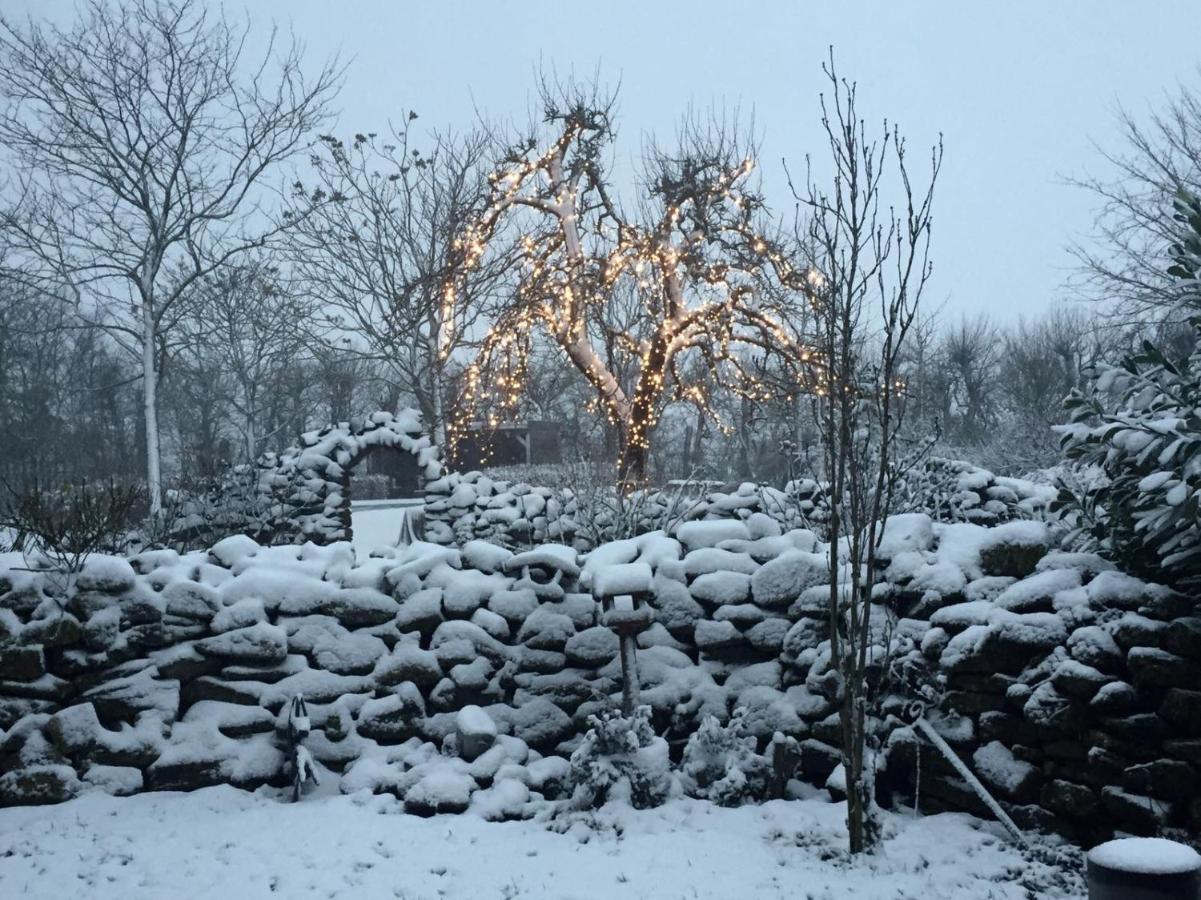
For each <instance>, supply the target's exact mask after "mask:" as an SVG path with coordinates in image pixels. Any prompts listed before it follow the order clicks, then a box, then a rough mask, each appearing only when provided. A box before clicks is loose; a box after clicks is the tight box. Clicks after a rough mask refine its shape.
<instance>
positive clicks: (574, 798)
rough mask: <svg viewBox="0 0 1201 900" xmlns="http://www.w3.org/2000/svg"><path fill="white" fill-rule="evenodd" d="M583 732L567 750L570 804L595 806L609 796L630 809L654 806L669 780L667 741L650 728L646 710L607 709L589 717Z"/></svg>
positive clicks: (664, 793)
mask: <svg viewBox="0 0 1201 900" xmlns="http://www.w3.org/2000/svg"><path fill="white" fill-rule="evenodd" d="M588 724H589V728H588V733H587V734H585V735H584V740H583V742H582V743H581V744H580V746H579V747H577V748H576V751H575V752H574V753H572V754H571V770H570V784H571V789H572V794H571V806H573V807H574V808H576V809H596V808H598V807H601V806H604V805H605V804H606V803H609V802H611V801H617V802H621V803H628V804H629V805H630V806H633V807H634V808H635V809H648V808H650V807H652V806H658V805H659V804H661V803H662V802H663V801H664V800H666V799H667V797H668V795H669V794H670V793H671V789H672V785H673V782H674V779H673V777H672V773H671V763H670V760H669V759H668V748H667V741H665V740H664V739H663V738H661V737H659V736H658V735H656V734H655V732H654V731H653V730H652V728H651V709H650V707H649V706H640V707H638V709H636V710H635V711H634V715H633V716H629V717H626V716H623V715H622V714H621V713H620V711H618V710H609V711H607V712H604V713H601V714H600V715H599V716H589V717H588Z"/></svg>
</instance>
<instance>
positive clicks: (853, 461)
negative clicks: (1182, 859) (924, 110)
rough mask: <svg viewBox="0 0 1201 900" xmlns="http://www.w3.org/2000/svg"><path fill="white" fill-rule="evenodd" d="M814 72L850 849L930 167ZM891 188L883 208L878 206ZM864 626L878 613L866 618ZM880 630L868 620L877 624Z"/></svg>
mask: <svg viewBox="0 0 1201 900" xmlns="http://www.w3.org/2000/svg"><path fill="white" fill-rule="evenodd" d="M823 69H824V71H825V73H826V75H827V76H828V78H829V82H830V91H831V93H830V97H829V100H828V101H827V98H826V96H825V95H823V96H822V124H823V126H824V128H825V132H826V137H827V139H828V144H829V150H830V155H831V157H832V161H833V168H834V177H833V184H832V185H830V186H823V185H819V184H818V183H817V181H816V179H815V177H814V176H813V174H812V170H810V174H809V177H808V183H807V185H806V186H805V187H804V188H802V189H799V190H798V189H797V188H795V187H794V189H793V192H794V194H795V195H796V197H797V200H798V201H799V204H800V214H799V216H798V225H797V228H798V237H799V238H800V239H801V240H802V241H803V243H804V245H805V246H807V247H808V248H809V250H810V253H811V254H812V258H811V271H812V273H813V274H814V277H813V278H812V288H811V291H810V295H811V298H812V301H813V303H814V308H815V315H816V320H817V326H816V328H817V341H816V344H817V350H818V353H819V368H818V375H817V390H816V396H815V399H814V406H815V410H814V414H815V417H816V418H817V420H818V422H819V427H820V429H821V432H822V449H823V454H824V468H825V472H824V475H825V480H826V491H827V496H828V505H829V510H830V517H829V525H828V529H829V532H828V534H827V539H828V541H829V548H830V549H829V577H830V595H829V616H830V652H831V666H832V671H833V672H834V673H835V682H834V687H835V689H836V690H835V692H834V693H835V696H836V697H837V700H838V702H839V719H840V725H841V734H842V761H843V766H844V769H845V772H846V787H847V830H848V833H849V836H850V849H851V852H853V853H857V852H860V851H863V850H865V849H868V848H870V847H871V846H872V845H873V844H874V843H875V841H876V839H877V837H878V823H877V821H876V817H875V815H874V810H875V800H874V777H875V772H874V766H873V764H872V761H871V760H872V756H873V753H872V747H871V742H872V735H871V734H870V733H869V717H868V709H869V705H870V704H871V702H872V700H873V691H874V685H873V683H872V679H873V672H874V671H876V670H877V667H878V665H879V664H880V659H879V658H878V654H879V653H880V649H879V645H878V641H877V639H876V637H877V633H878V628H873V621H872V613H873V603H872V589H873V586H874V584H875V581H876V575H877V571H878V561H877V560H878V553H879V550H880V544H881V540H882V538H883V534H884V523H885V521H886V520H887V518H888V516H889V514H890V512H891V509H892V498H893V493H894V486H895V482H896V479H897V477H898V475H899V474H901V473H902V471H903V463H902V460H901V459H900V456H901V454H900V453H899V447H898V444H897V438H898V434H899V432H900V429H901V425H902V412H903V408H904V407H903V404H902V403H901V402H900V398H901V394H902V392H903V389H904V387H903V384H902V383H901V382H900V379H899V374H900V365H901V361H902V354H903V350H904V346H905V342H906V339H907V338H908V336H909V333H910V329H911V328H912V327H913V325H914V322H915V321H916V319H917V311H918V304H919V302H920V300H921V296H922V293H923V290H924V288H925V286H926V284H927V280H928V278H929V276H930V272H931V267H930V262H929V257H928V249H929V242H930V228H931V222H932V219H931V204H932V201H933V191H934V184H935V182H936V180H937V177H938V172H939V168H940V166H941V162H942V146H941V142H940V143H939V144H938V145H937V146H935V148H934V149H933V151H932V153H931V159H930V176H929V182H928V184H927V186H926V187H925V188H924V189H922V188H915V187H914V185H913V184H912V182H911V180H910V176H909V170H908V165H907V155H906V146H905V142H904V140H903V139H902V138H901V137H900V136H899V134H898V132H897V131H896V129H895V128H891V129H890V127H889V126H888V123H887V122H886V123H885V124H884V127H883V130H882V132H881V134H880V136H879V137H878V138H869V137H868V136H867V130H866V127H865V125H864V122H863V120H862V119H860V118H859V115H858V111H857V109H856V90H855V85H854V84H853V83H849V82H847V81H845V80H844V79H841V78H839V77H838V76H837V74H836V72H835V69H834V63H833V55H832V54H831V60H830V62H829V63H828V64H825V65H823ZM893 191H896V192H897V193H896V202H895V203H893V202H892V200H891V199H890V196H891V193H892V192H893ZM877 615H880V614H879V613H877ZM879 624H880V623H879V622H877V626H878V625H879Z"/></svg>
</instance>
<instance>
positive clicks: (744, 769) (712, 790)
mask: <svg viewBox="0 0 1201 900" xmlns="http://www.w3.org/2000/svg"><path fill="white" fill-rule="evenodd" d="M745 715H746V710H745V709H743V708H741V707H740V708H738V709H736V710H734V715H733V717H732V718H731V719H730V721H729V724H727V725H722V724H721V722H719V721H718V720H717V718H716V717H715V716H706V717H705V720H704V721H703V722H701V726H700V728H698V729H697V730H696V731H695V732H694V733H693V735H692V737H690V738H689V739H688V745H687V746H686V747H685V748H684V759H683V764H682V770H683V782H684V790H685V792H687V793H688V794H690V795H691V796H693V797H703V798H708V799H709V800H712V801H713V802H714V803H716V804H718V805H719V806H741V805H742V804H743V803H747V802H753V801H758V800H762V799H764V798H765V797H766V796H767V792H768V788H769V787H770V784H771V774H772V773H771V763H770V762H769V761H768V759H767V758H766V757H763V756H760V755H759V754H758V753H756V752H755V738H754V737H753V736H752V735H749V734H747V732H746V722H745V721H744V717H745Z"/></svg>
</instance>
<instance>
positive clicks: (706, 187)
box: [441, 116, 823, 465]
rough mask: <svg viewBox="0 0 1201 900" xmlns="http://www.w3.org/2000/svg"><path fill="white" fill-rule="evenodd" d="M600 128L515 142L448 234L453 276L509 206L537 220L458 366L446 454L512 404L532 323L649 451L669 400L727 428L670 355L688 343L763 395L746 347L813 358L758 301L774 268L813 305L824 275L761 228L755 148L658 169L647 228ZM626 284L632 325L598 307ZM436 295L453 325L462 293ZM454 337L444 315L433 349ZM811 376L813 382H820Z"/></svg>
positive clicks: (569, 128) (576, 126)
mask: <svg viewBox="0 0 1201 900" xmlns="http://www.w3.org/2000/svg"><path fill="white" fill-rule="evenodd" d="M603 128H604V126H603V125H597V124H594V123H592V122H590V121H589V120H587V117H585V116H568V117H566V118H565V120H564V124H563V130H562V132H561V134H560V135H559V137H558V138H557V140H555V141H554V142H553V143H551V144H550V145H549V146H548V147H547V148H546V149H545V150H543V151H542V152H541V153H537V154H535V153H534V150H533V148H532V146H531V147H530V148H529V149H527V150H526V152H524V153H518V154H513V155H512V156H511V157H510V158H509V159H508V160H507V161H506V162H505V163H504V164H502V166H501V167H500V168H499V169H498V170H496V171H494V172H493V173H492V174H491V175H490V176H489V181H490V184H491V192H490V197H489V202H488V204H487V205H486V208H485V211H484V214H483V215H481V216H480V217H479V218H478V219H477V220H475V221H474V222H473V223H472V224H471V225H470V226H469V227H468V228H467V230H466V232H465V233H464V234H463V235H462V236H461V237H460V238H459V239H458V240H457V241H456V242H455V245H454V248H453V250H454V253H455V256H456V258H455V266H454V267H452V271H454V272H455V273H456V274H457V276H458V277H462V276H463V275H465V273H467V272H469V271H470V270H471V269H472V268H473V267H475V266H477V265H479V264H480V261H481V260H482V259H483V258H484V255H485V253H486V252H487V250H488V247H489V244H490V242H491V241H492V239H493V237H494V236H495V235H496V234H497V233H498V232H499V230H500V229H501V226H502V224H503V223H504V221H505V218H506V216H509V215H511V214H513V213H514V212H516V211H518V210H527V211H531V212H532V213H533V214H534V215H535V222H536V223H537V224H536V225H535V226H534V227H533V228H532V229H530V230H528V231H526V232H525V233H523V235H522V236H521V237H520V238H519V239H518V241H517V252H518V254H519V258H520V267H521V269H520V279H519V281H518V285H517V288H516V292H515V295H514V297H513V299H512V302H510V303H509V304H507V305H506V307H505V308H504V309H503V310H502V312H501V313H500V314H499V315H498V316H497V317H496V319H495V321H494V322H493V323H492V325H491V327H490V328H489V329H488V331H487V332H486V334H485V335H484V337H483V339H482V341H481V342H480V345H479V352H478V354H477V356H476V358H475V359H474V361H473V362H472V363H471V364H470V365H469V366H468V367H467V369H466V372H465V374H464V384H463V396H462V399H461V402H460V404H459V407H458V409H457V412H456V414H455V415H454V416H453V417H452V418H451V421H450V422H448V427H447V437H448V441H449V443H450V448H449V449H450V452H451V453H452V454H453V453H454V452H455V449H456V448H457V447H458V446H459V444H460V443H461V442H462V441H463V440H464V439H465V438H467V436H468V433H469V432H470V431H471V430H472V429H473V428H475V427H478V425H479V424H485V425H486V426H487V427H488V428H489V429H495V428H497V427H498V426H499V425H500V424H501V423H502V422H504V421H506V420H512V419H513V418H514V417H516V416H517V415H518V413H519V411H520V409H521V406H522V401H523V397H524V392H525V387H526V385H527V379H528V377H529V366H530V353H531V346H532V340H533V336H534V334H535V333H536V332H538V331H542V332H544V333H545V334H546V335H548V336H549V338H550V339H551V340H552V341H553V342H554V343H555V344H557V345H558V346H559V348H560V349H561V350H562V351H563V352H564V353H565V354H566V355H567V356H568V358H569V359H570V361H571V362H572V363H573V364H574V365H575V367H576V368H577V369H578V370H579V371H580V372H581V373H582V374H583V375H584V377H585V378H586V379H587V381H588V383H589V384H590V385H591V387H592V388H593V391H594V396H593V397H592V398H591V401H590V404H589V405H590V407H591V408H592V409H593V410H595V412H596V413H598V414H600V415H603V416H604V417H605V418H606V419H607V420H608V422H609V424H610V425H611V426H613V427H614V428H616V429H618V433H619V434H622V433H623V432H624V435H625V439H624V441H623V447H622V452H623V456H624V457H629V456H632V455H636V454H638V453H641V454H643V455H644V454H645V452H646V451H647V450H648V449H649V444H650V435H651V432H652V431H653V429H654V428H655V427H656V425H657V424H658V422H659V418H660V416H661V414H662V413H663V411H664V410H665V408H666V407H667V405H668V404H669V403H670V402H671V401H673V400H687V401H688V402H691V403H693V404H695V405H696V406H697V407H698V409H700V410H702V412H703V413H705V414H706V415H708V416H709V417H710V418H711V419H712V420H713V421H714V422H715V423H716V424H717V427H719V428H721V429H722V430H723V431H725V430H728V429H729V427H730V426H729V425H728V424H727V423H725V422H723V421H722V420H721V417H720V416H719V415H718V413H717V411H716V410H715V409H714V407H713V403H712V399H713V398H712V396H711V394H710V392H708V391H706V389H705V388H704V386H703V385H702V384H700V383H697V382H695V381H694V382H692V383H689V380H688V379H687V378H685V377H683V373H682V372H681V371H680V363H681V361H682V360H683V359H685V358H686V357H687V356H688V351H693V350H695V351H698V354H699V357H700V358H701V359H702V360H703V362H704V365H705V367H706V368H707V370H708V372H709V373H710V375H713V376H717V375H718V374H719V373H720V374H721V376H722V377H721V383H722V385H723V386H724V387H726V388H727V389H730V390H732V391H733V392H735V393H736V394H739V395H741V396H744V397H746V398H748V399H751V400H757V401H761V402H762V401H767V400H770V399H772V391H771V389H770V387H769V385H767V384H765V383H764V382H762V381H761V380H759V379H757V378H756V377H755V376H754V374H753V373H752V372H750V371H749V370H748V368H747V367H746V365H745V359H746V353H749V352H753V351H755V350H758V351H761V352H763V353H775V354H778V355H779V356H780V358H781V359H784V360H787V362H788V364H789V365H790V366H792V367H794V368H796V369H797V370H798V371H800V370H810V371H811V370H813V369H815V368H817V367H819V366H820V363H819V360H818V359H817V356H816V355H815V353H814V351H813V350H812V348H810V347H809V346H807V345H806V344H804V343H803V342H802V341H801V340H800V339H799V338H798V337H797V336H796V335H794V334H792V333H790V331H789V329H788V327H787V323H786V322H785V321H783V320H782V319H781V318H780V317H779V316H778V315H775V314H773V313H772V312H771V311H768V310H765V309H762V308H759V306H757V304H756V297H757V287H758V285H759V284H760V283H761V281H762V279H763V276H764V275H765V273H767V272H768V270H770V274H772V275H774V277H775V279H776V280H777V281H778V283H779V285H780V286H781V287H782V288H784V289H785V290H787V291H793V292H800V293H801V294H802V295H803V296H804V297H806V298H808V300H809V302H812V303H816V302H817V300H816V298H817V296H818V294H820V291H821V287H822V285H823V281H822V279H821V277H820V275H819V274H817V273H815V272H814V271H813V270H811V269H803V268H797V267H795V266H794V265H793V264H792V262H791V261H790V259H789V258H788V257H787V255H786V254H785V252H784V251H783V250H782V249H781V247H780V246H779V245H778V244H777V243H776V242H775V241H773V240H770V239H769V238H768V237H766V236H765V235H763V234H762V233H760V232H759V231H758V230H756V228H755V224H754V220H755V215H756V213H757V212H758V211H759V209H760V208H761V201H760V200H759V198H758V197H756V196H755V195H754V194H753V193H752V192H750V191H749V190H747V189H746V188H745V182H746V180H747V179H748V177H749V176H750V174H751V173H752V171H753V169H754V161H753V159H751V158H749V157H748V158H746V159H743V160H742V161H741V162H739V163H735V164H732V165H731V164H724V165H723V164H722V163H721V161H720V160H710V161H708V163H707V164H706V165H702V166H699V167H698V168H699V169H700V171H697V172H694V173H693V174H692V176H691V177H690V178H685V177H682V178H680V179H679V180H677V181H671V180H669V179H667V178H666V177H665V178H664V179H663V180H662V184H661V185H660V186H659V187H658V190H657V192H656V193H657V196H658V197H659V198H660V199H661V200H662V202H663V208H662V211H661V215H660V216H659V217H658V218H657V220H656V221H654V222H653V223H652V224H651V225H650V226H649V227H646V226H642V225H638V224H634V223H632V222H630V221H627V220H626V219H624V218H623V217H622V216H621V215H620V213H619V211H618V209H617V207H616V205H615V204H614V203H613V202H612V201H611V200H610V198H609V195H608V193H607V190H606V188H605V184H604V180H603V178H602V177H601V175H600V172H599V168H598V165H597V162H596V160H597V157H598V155H599V151H598V149H597V148H598V146H599V144H600V140H601V139H602V138H604V137H606V136H607V132H605V131H604V130H603ZM706 169H707V170H709V171H706ZM623 280H624V281H625V282H626V283H627V285H628V288H627V289H628V290H632V291H633V292H634V296H635V298H636V301H637V303H638V308H639V311H640V313H641V314H640V315H638V316H636V323H635V324H636V325H637V326H639V327H640V330H635V329H634V328H631V327H627V328H624V329H623V328H620V327H617V326H615V325H614V324H613V323H612V322H611V321H609V320H608V319H607V318H606V315H605V310H606V307H605V304H606V303H607V302H608V301H610V299H611V298H612V297H613V295H614V292H615V291H616V290H617V289H618V287H619V285H620V283H621V282H623ZM442 299H443V311H442V312H443V316H442V319H443V322H445V323H452V322H453V321H454V311H455V306H456V303H457V302H458V288H457V286H456V283H455V280H454V279H453V278H452V279H451V280H449V281H448V282H447V284H446V285H445V287H444V289H443V295H442ZM452 338H453V335H452V333H450V326H449V324H448V326H447V328H446V330H445V331H444V333H443V335H442V342H441V347H442V348H443V352H446V353H448V352H449V348H450V347H451V346H452V343H453V340H452ZM597 339H600V340H605V339H607V344H606V345H605V346H607V347H611V348H620V349H621V350H622V351H623V352H624V353H626V354H628V355H629V357H630V359H631V361H632V360H635V359H636V360H637V364H636V366H635V367H634V374H633V376H632V378H629V379H628V385H629V390H628V393H627V390H626V389H625V388H623V385H622V381H621V379H620V378H619V377H618V374H616V373H615V372H614V371H613V370H612V367H611V366H610V365H609V364H608V363H607V362H606V359H605V358H604V356H602V354H601V353H600V352H598V350H597V348H596V346H594V341H595V340H597ZM805 380H806V381H809V382H810V383H811V384H815V385H818V386H819V385H820V378H817V379H811V378H806V379H805ZM815 389H817V388H815ZM481 410H483V416H482V418H481ZM626 462H627V459H624V458H623V461H622V463H623V465H624V464H625V463H626Z"/></svg>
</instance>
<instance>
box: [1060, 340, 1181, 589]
mask: <svg viewBox="0 0 1201 900" xmlns="http://www.w3.org/2000/svg"><path fill="white" fill-rule="evenodd" d="M1193 328H1194V330H1195V334H1196V344H1195V347H1194V350H1193V353H1192V355H1191V356H1190V357H1189V358H1188V359H1186V360H1184V361H1183V362H1181V363H1174V362H1172V361H1171V360H1169V359H1168V358H1167V357H1166V356H1165V355H1164V354H1163V353H1162V352H1161V351H1160V350H1159V349H1158V348H1156V347H1155V346H1154V345H1152V344H1151V343H1149V342H1146V343H1144V345H1143V351H1142V352H1141V353H1139V354H1137V355H1135V356H1132V357H1130V358H1128V359H1126V360H1124V361H1123V362H1122V364H1121V365H1118V366H1106V367H1103V368H1102V369H1101V370H1100V371H1099V373H1098V375H1097V377H1096V378H1095V380H1094V381H1093V382H1092V383H1091V384H1090V385H1089V387H1088V389H1087V391H1085V392H1080V391H1077V392H1074V393H1073V394H1072V396H1070V397H1069V398H1068V400H1067V401H1066V402H1067V407H1068V409H1069V410H1070V411H1071V416H1072V421H1071V422H1070V423H1069V424H1067V425H1063V426H1060V427H1059V429H1058V430H1059V431H1060V433H1061V434H1062V436H1063V446H1064V450H1065V452H1066V454H1067V456H1068V458H1069V459H1073V460H1076V461H1079V462H1080V463H1083V464H1086V465H1093V466H1096V467H1098V468H1099V469H1100V471H1101V472H1102V473H1103V474H1104V476H1105V480H1104V481H1103V482H1102V483H1101V484H1099V485H1097V486H1096V487H1094V488H1092V489H1091V490H1086V491H1082V492H1078V493H1077V492H1073V491H1071V490H1069V489H1067V488H1065V489H1064V490H1063V491H1062V492H1061V494H1060V497H1059V499H1058V501H1057V503H1056V507H1057V508H1058V509H1061V510H1063V511H1064V512H1065V513H1066V514H1067V516H1068V517H1069V519H1070V520H1071V521H1073V522H1074V523H1075V524H1076V526H1077V527H1078V528H1079V530H1080V532H1081V534H1083V535H1086V536H1088V537H1089V538H1091V539H1092V541H1093V542H1094V543H1095V544H1096V545H1097V546H1098V547H1099V549H1101V550H1102V552H1104V553H1105V554H1106V555H1107V556H1109V557H1111V558H1113V559H1115V560H1117V561H1119V562H1121V563H1122V564H1123V566H1124V567H1125V568H1127V569H1128V570H1131V571H1136V572H1142V573H1149V572H1163V573H1164V576H1165V577H1167V578H1168V579H1170V580H1171V581H1173V582H1175V583H1179V584H1182V585H1184V584H1194V585H1195V584H1197V583H1199V582H1201V319H1196V320H1194V321H1193Z"/></svg>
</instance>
